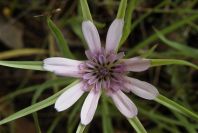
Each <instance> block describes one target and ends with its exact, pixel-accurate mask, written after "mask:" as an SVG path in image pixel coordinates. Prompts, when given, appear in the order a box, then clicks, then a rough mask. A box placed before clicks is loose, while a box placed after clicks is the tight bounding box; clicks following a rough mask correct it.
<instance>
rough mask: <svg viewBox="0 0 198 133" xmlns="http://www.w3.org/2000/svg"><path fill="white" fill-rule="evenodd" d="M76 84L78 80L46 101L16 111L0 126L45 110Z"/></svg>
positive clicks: (0, 122) (0, 123) (1, 122)
mask: <svg viewBox="0 0 198 133" xmlns="http://www.w3.org/2000/svg"><path fill="white" fill-rule="evenodd" d="M78 82H79V80H76V81H74V82H73V83H72V84H70V85H69V86H67V87H65V88H64V89H62V90H61V91H59V92H57V93H56V94H54V95H52V96H50V97H49V98H47V99H45V100H43V101H41V102H38V103H36V104H34V105H31V106H29V107H27V108H25V109H22V110H20V111H18V112H16V113H14V114H12V115H10V116H8V117H6V118H5V119H3V120H1V121H0V125H2V124H5V123H8V122H10V121H13V120H16V119H18V118H21V117H23V116H26V115H29V114H31V113H33V112H36V111H38V110H41V109H43V108H46V107H48V106H50V105H52V104H54V103H55V101H56V99H57V98H58V96H59V95H60V94H61V93H63V92H64V91H65V90H67V89H69V88H70V87H72V86H73V85H75V84H77V83H78Z"/></svg>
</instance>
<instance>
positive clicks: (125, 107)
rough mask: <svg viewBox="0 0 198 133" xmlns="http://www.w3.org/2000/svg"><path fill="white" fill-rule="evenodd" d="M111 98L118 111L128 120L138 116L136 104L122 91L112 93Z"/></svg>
mask: <svg viewBox="0 0 198 133" xmlns="http://www.w3.org/2000/svg"><path fill="white" fill-rule="evenodd" d="M111 98H112V99H113V102H114V103H115V105H116V107H117V108H118V110H119V111H120V112H121V113H122V114H123V115H124V116H126V117H127V118H132V117H134V116H136V115H137V112H138V111H137V108H136V106H135V104H134V103H133V102H132V101H131V100H130V99H129V98H128V97H127V96H126V95H125V94H124V93H123V92H122V91H121V90H118V91H116V92H114V93H112V94H111Z"/></svg>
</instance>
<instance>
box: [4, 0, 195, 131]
mask: <svg viewBox="0 0 198 133" xmlns="http://www.w3.org/2000/svg"><path fill="white" fill-rule="evenodd" d="M119 2H120V1H118V0H88V3H89V7H90V10H91V13H92V17H93V19H94V21H95V24H96V26H97V28H98V30H99V33H100V35H101V38H102V40H101V41H102V43H103V44H104V41H105V36H106V33H107V29H108V27H109V25H110V24H111V22H112V21H113V20H114V19H115V17H116V13H117V9H118V6H119ZM59 9H61V10H59ZM47 16H51V19H52V20H53V21H54V23H56V25H57V26H58V27H59V28H60V29H61V31H62V33H63V35H64V36H65V39H66V40H67V43H68V45H69V47H70V49H71V51H72V53H73V54H74V55H75V56H76V57H77V58H78V59H85V54H84V50H85V47H86V43H85V41H84V38H83V36H82V32H81V22H82V13H81V7H80V2H79V1H78V0H60V1H56V0H9V1H6V0H0V60H17V61H22V60H23V61H24V60H30V61H34V60H35V61H37V60H43V59H45V58H47V57H50V56H62V55H61V54H60V50H59V48H58V47H57V43H56V40H55V38H54V37H53V35H52V34H51V32H50V30H49V27H48V25H47V21H46V20H47V19H46V17H47ZM125 22H126V27H125V30H124V37H123V38H122V41H121V43H122V44H123V45H122V47H121V49H120V51H124V52H125V53H126V56H127V57H133V56H139V55H141V56H144V57H147V58H170V59H182V60H186V61H189V62H192V63H194V64H198V60H197V59H198V49H197V48H198V25H197V24H198V23H197V22H198V1H197V0H163V1H162V0H139V1H137V2H136V4H135V5H134V2H132V0H128V5H127V12H126V21H125ZM132 76H133V77H136V78H138V79H141V80H145V81H147V82H149V83H152V84H153V85H155V86H156V87H157V88H158V90H159V92H160V93H161V94H163V95H165V96H166V97H168V98H170V99H172V100H174V101H176V102H177V103H180V104H181V105H183V106H185V107H187V108H189V109H192V110H194V111H195V112H198V103H197V101H198V72H197V71H196V70H195V69H194V68H190V67H187V66H176V65H170V66H162V67H155V68H151V69H149V70H148V71H146V72H143V73H137V74H136V73H132ZM71 81H72V79H68V78H61V77H56V76H55V75H53V74H50V73H46V72H40V71H30V70H20V69H13V68H7V67H2V66H0V119H3V118H5V117H7V116H9V115H11V114H13V113H14V112H17V111H19V110H21V109H23V108H25V107H27V106H30V105H31V104H34V103H36V102H38V101H41V100H43V99H45V98H47V97H49V96H51V95H52V94H53V93H55V92H57V91H58V90H60V89H62V88H63V87H64V86H66V85H68V84H69V83H71ZM130 96H131V98H132V99H133V101H134V103H135V104H136V105H137V106H138V109H139V114H138V117H139V119H140V120H141V122H142V124H143V125H144V127H145V128H146V129H147V131H148V132H150V133H197V132H198V122H197V121H194V120H192V119H189V118H186V117H184V116H182V115H180V114H178V113H176V112H173V111H171V110H169V109H167V108H165V107H163V106H161V105H159V104H158V103H155V102H154V101H147V100H144V99H141V98H138V97H136V96H135V95H130ZM84 98H85V97H83V98H81V99H80V101H79V102H78V103H76V104H75V105H74V106H73V107H71V108H70V109H68V110H67V111H64V112H62V113H58V112H56V111H55V109H54V108H53V106H50V107H47V108H45V109H43V110H41V111H38V112H37V113H34V114H33V115H28V116H25V117H23V118H20V119H17V120H15V121H13V122H10V123H8V124H5V125H1V126H0V133H27V132H28V133H36V132H42V133H52V132H53V133H65V132H66V133H73V132H75V130H76V128H77V126H78V123H79V116H80V115H79V114H80V109H81V105H82V102H83V100H84ZM100 103H101V104H100V105H99V107H98V109H97V112H96V115H95V117H94V119H93V121H92V122H91V124H90V125H89V126H88V127H87V128H86V131H85V132H89V133H101V132H104V133H109V132H108V131H111V132H113V133H129V132H130V133H131V132H132V131H134V130H133V128H132V127H131V126H130V124H129V123H128V121H127V120H126V119H125V118H124V117H123V116H122V115H121V114H120V113H119V111H118V110H117V109H116V108H115V107H114V106H113V105H112V104H110V103H108V104H107V105H103V104H102V103H103V101H100ZM103 106H106V107H107V108H108V112H107V111H105V110H104V109H103ZM107 121H108V123H107ZM109 121H110V122H109ZM106 124H108V125H106ZM107 128H108V129H107ZM134 132H135V131H134Z"/></svg>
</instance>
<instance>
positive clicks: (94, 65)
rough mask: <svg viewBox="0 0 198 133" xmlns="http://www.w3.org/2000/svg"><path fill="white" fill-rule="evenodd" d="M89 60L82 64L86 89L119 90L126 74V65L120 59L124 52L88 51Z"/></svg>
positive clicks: (81, 68)
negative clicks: (95, 52)
mask: <svg viewBox="0 0 198 133" xmlns="http://www.w3.org/2000/svg"><path fill="white" fill-rule="evenodd" d="M86 55H87V57H88V59H89V60H88V61H86V62H85V63H83V64H81V65H80V70H81V74H82V77H83V78H82V80H83V81H84V83H85V88H84V89H85V90H90V89H92V88H94V89H95V90H96V91H98V90H99V89H101V88H103V89H106V90H113V91H115V90H118V89H116V88H118V87H120V86H122V81H123V76H124V75H125V71H124V70H125V65H124V63H123V62H121V61H120V59H121V58H122V57H123V56H124V53H118V54H116V53H113V52H111V53H108V54H107V53H105V52H100V53H97V54H93V53H91V52H90V51H86Z"/></svg>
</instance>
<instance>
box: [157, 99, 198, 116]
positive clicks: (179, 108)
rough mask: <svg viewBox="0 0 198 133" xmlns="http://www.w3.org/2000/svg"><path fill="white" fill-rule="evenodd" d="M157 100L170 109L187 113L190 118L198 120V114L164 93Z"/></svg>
mask: <svg viewBox="0 0 198 133" xmlns="http://www.w3.org/2000/svg"><path fill="white" fill-rule="evenodd" d="M155 101H156V102H158V103H160V104H162V105H164V106H166V107H168V108H169V109H172V110H175V111H177V112H179V113H181V114H184V115H186V116H187V117H189V118H193V119H195V120H198V114H196V113H194V112H192V111H190V110H188V109H187V108H185V107H183V106H181V105H179V104H178V103H176V102H174V101H172V100H170V99H168V98H167V97H165V96H163V95H159V96H158V97H157V98H156V99H155Z"/></svg>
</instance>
